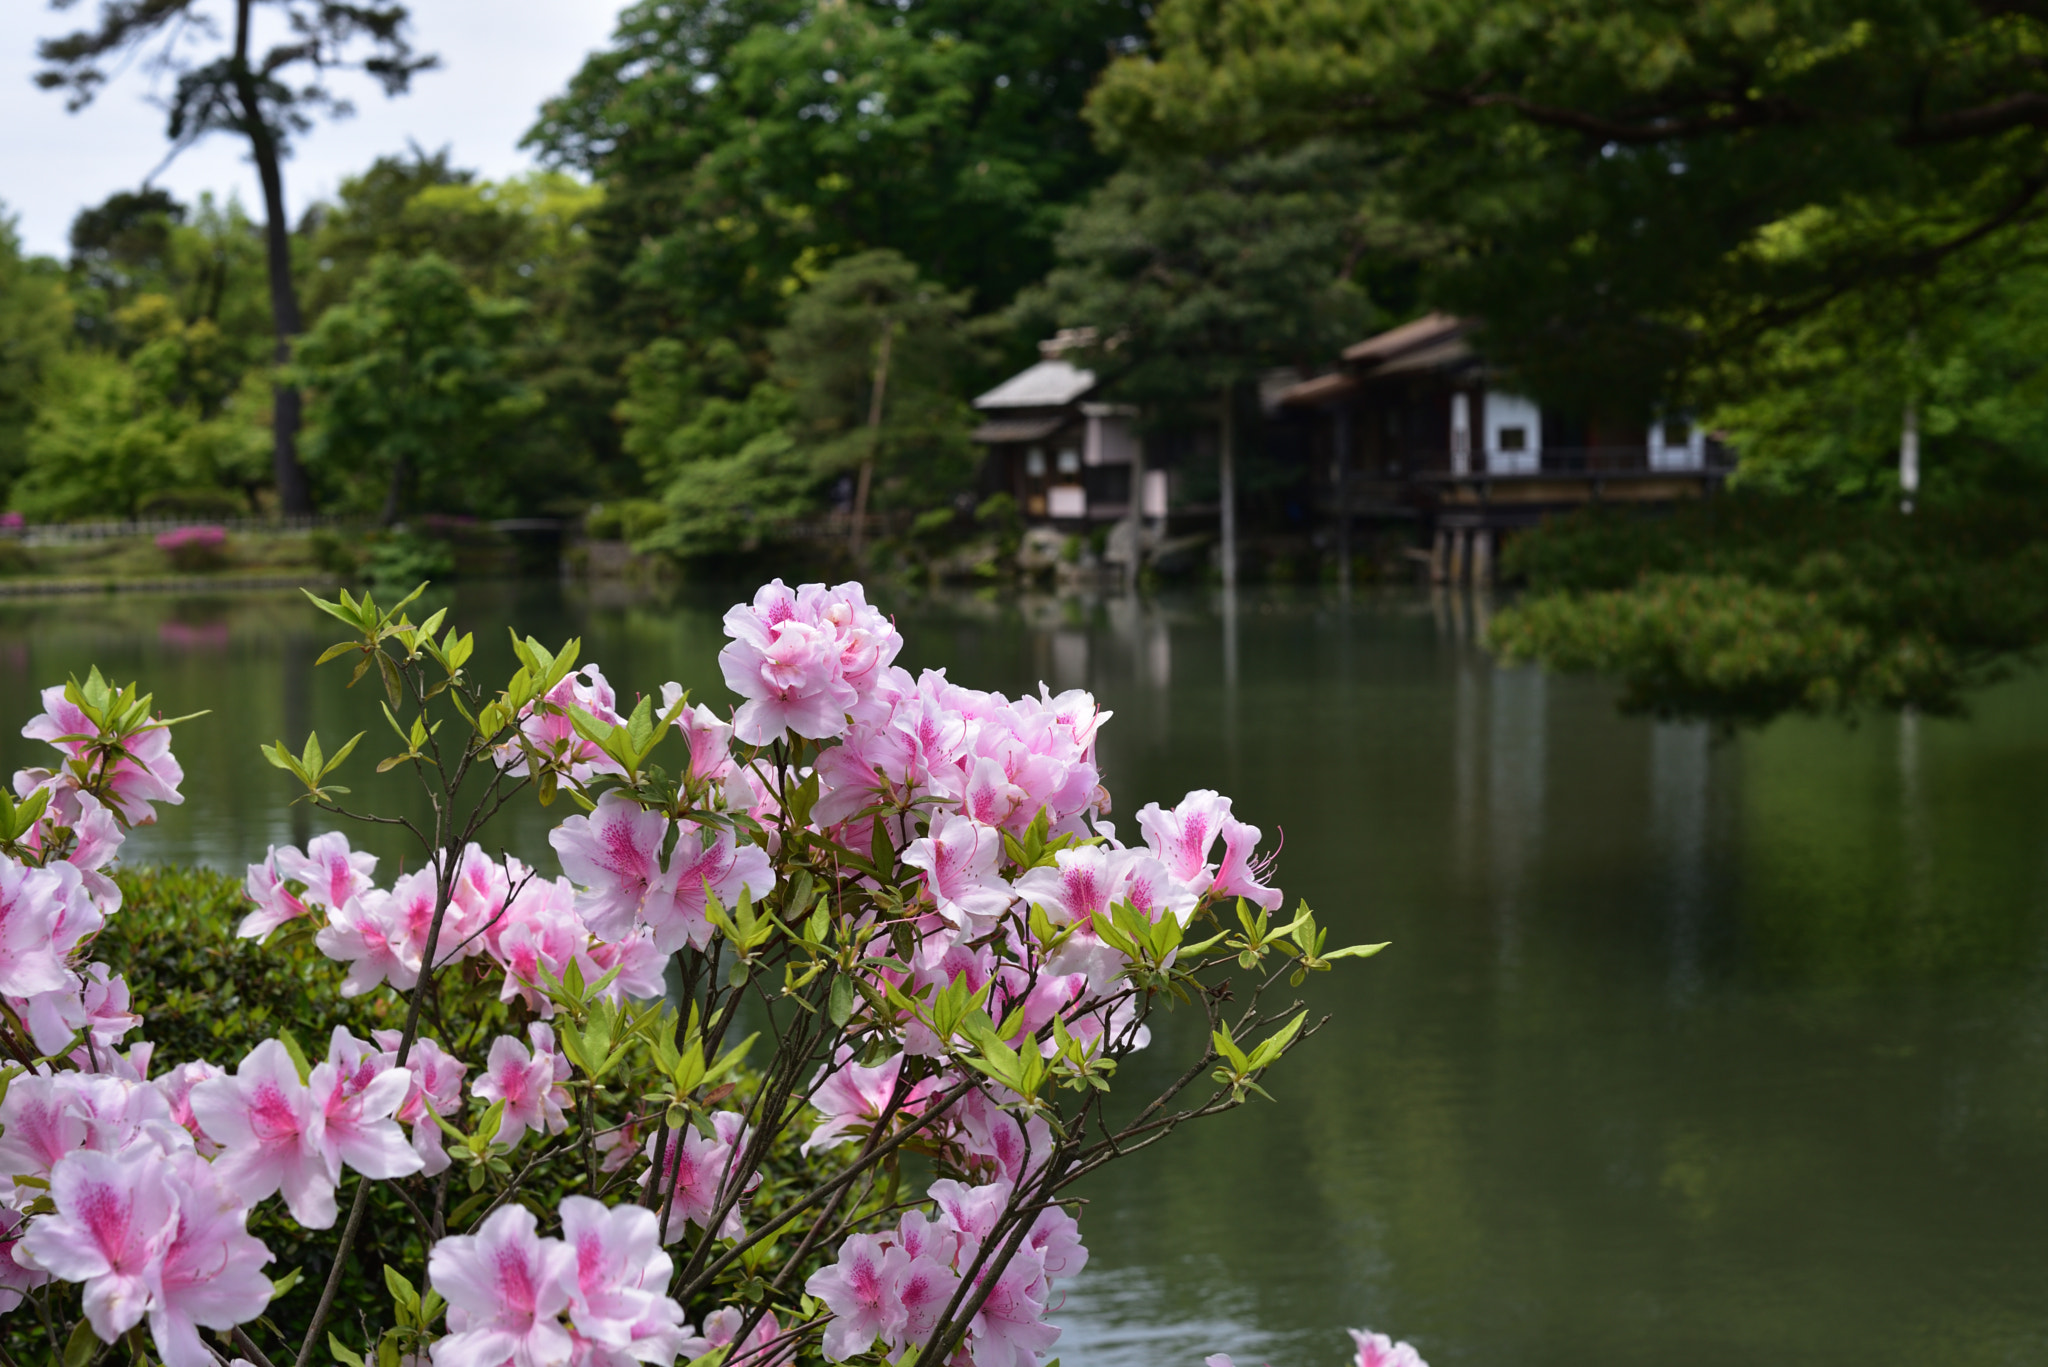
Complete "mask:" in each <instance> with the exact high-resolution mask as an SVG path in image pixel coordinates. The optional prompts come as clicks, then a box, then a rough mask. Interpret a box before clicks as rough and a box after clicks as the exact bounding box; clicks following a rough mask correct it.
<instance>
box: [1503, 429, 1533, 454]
mask: <svg viewBox="0 0 2048 1367" xmlns="http://www.w3.org/2000/svg"><path fill="white" fill-rule="evenodd" d="M1500 449H1501V450H1503V451H1526V450H1528V449H1529V429H1528V428H1526V427H1503V428H1501V429H1500Z"/></svg>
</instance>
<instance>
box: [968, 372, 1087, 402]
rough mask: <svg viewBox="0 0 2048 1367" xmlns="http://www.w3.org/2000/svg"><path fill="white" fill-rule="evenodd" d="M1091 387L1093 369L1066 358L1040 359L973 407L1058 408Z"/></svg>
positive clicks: (984, 396) (990, 391) (982, 397)
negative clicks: (1080, 365) (1082, 366)
mask: <svg viewBox="0 0 2048 1367" xmlns="http://www.w3.org/2000/svg"><path fill="white" fill-rule="evenodd" d="M1093 388H1095V372H1094V371H1092V370H1082V369H1081V368H1080V367H1078V366H1076V365H1074V364H1073V363H1072V362H1070V361H1057V360H1054V361H1040V362H1039V363H1038V364H1037V365H1035V366H1032V367H1031V368H1030V369H1029V370H1020V371H1019V372H1017V373H1016V374H1015V375H1012V376H1011V377H1010V378H1009V379H1007V380H1004V381H1003V382H1002V383H1001V384H999V385H997V386H996V387H995V388H994V389H991V390H989V392H988V393H986V394H984V395H982V396H981V397H980V398H978V399H976V400H975V401H974V406H975V407H976V408H982V409H988V408H1060V407H1063V406H1065V405H1067V404H1070V403H1072V402H1073V401H1074V400H1076V399H1078V398H1080V397H1081V396H1082V395H1083V394H1086V393H1087V392H1088V391H1089V390H1091V389H1093Z"/></svg>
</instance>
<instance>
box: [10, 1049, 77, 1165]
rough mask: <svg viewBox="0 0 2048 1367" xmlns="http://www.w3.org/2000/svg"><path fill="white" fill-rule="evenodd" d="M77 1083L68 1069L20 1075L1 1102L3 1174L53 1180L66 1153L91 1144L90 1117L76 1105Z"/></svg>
mask: <svg viewBox="0 0 2048 1367" xmlns="http://www.w3.org/2000/svg"><path fill="white" fill-rule="evenodd" d="M76 1093H77V1082H76V1081H75V1079H74V1078H72V1077H67V1076H65V1075H63V1074H58V1075H56V1076H51V1075H47V1074H37V1073H29V1074H26V1075H24V1076H22V1077H17V1078H16V1079H14V1081H13V1082H12V1083H11V1084H9V1086H8V1088H7V1097H6V1100H4V1101H0V1178H4V1179H6V1180H7V1181H9V1182H12V1181H13V1179H15V1178H17V1177H40V1178H43V1179H44V1180H45V1181H47V1180H48V1179H49V1176H50V1169H51V1168H53V1167H55V1166H56V1165H57V1161H58V1160H59V1159H61V1158H63V1157H64V1156H65V1155H66V1154H69V1153H74V1152H76V1151H77V1150H79V1149H82V1148H84V1147H85V1141H86V1133H87V1131H86V1124H85V1117H84V1116H83V1115H82V1114H80V1113H79V1110H78V1108H77V1106H76V1105H75V1104H74V1102H75V1100H76Z"/></svg>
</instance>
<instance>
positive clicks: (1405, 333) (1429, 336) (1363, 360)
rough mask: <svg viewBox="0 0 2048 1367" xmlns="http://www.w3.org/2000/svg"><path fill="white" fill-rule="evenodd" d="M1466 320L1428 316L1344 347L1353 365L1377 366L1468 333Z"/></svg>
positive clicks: (1437, 315) (1447, 316)
mask: <svg viewBox="0 0 2048 1367" xmlns="http://www.w3.org/2000/svg"><path fill="white" fill-rule="evenodd" d="M1464 327H1465V320H1464V319H1462V318H1456V317H1453V316H1452V315H1450V314H1448V313H1426V314H1424V315H1423V316H1422V317H1420V318H1417V319H1416V320H1415V321H1414V322H1412V323H1403V324H1401V326H1399V327H1397V328H1389V329H1388V330H1387V331H1385V332H1382V333H1380V334H1379V335H1378V336H1376V337H1368V338H1366V339H1365V340H1364V341H1362V342H1353V343H1352V344H1351V345H1350V346H1348V347H1345V348H1344V359H1345V360H1347V361H1349V362H1351V363H1352V364H1353V365H1374V364H1377V363H1379V362H1381V361H1385V360H1389V359H1391V358H1393V357H1395V356H1398V355H1400V354H1401V353H1402V352H1404V351H1411V350H1413V349H1414V348H1416V347H1419V346H1427V345H1428V344H1430V343H1431V342H1438V341H1442V340H1444V339H1445V338H1447V337H1448V336H1450V335H1452V334H1454V333H1457V332H1461V331H1463V330H1464Z"/></svg>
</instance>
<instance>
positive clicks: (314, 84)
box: [36, 0, 434, 513]
mask: <svg viewBox="0 0 2048 1367" xmlns="http://www.w3.org/2000/svg"><path fill="white" fill-rule="evenodd" d="M258 3H264V4H268V5H270V6H271V7H273V8H274V9H276V10H277V11H279V12H280V18H281V19H282V21H283V24H284V26H285V28H286V29H287V30H288V32H289V38H288V39H287V41H285V42H282V43H279V44H278V45H276V46H275V47H272V48H271V49H270V50H269V51H268V52H266V53H264V54H262V55H261V56H258V55H257V54H256V51H255V39H254V27H255V14H254V10H255V7H256V5H257V4H258ZM233 14H234V22H233V25H232V35H233V36H232V39H231V40H230V42H229V45H228V47H227V49H226V51H224V52H220V51H216V52H215V53H214V55H212V56H210V57H209V58H208V59H206V60H201V59H200V55H199V54H200V52H201V51H202V50H203V45H204V44H205V41H206V40H207V39H209V38H213V37H214V36H215V35H216V34H217V33H218V32H219V29H218V28H217V26H216V25H215V23H214V21H213V16H212V14H211V13H210V7H209V6H207V5H205V4H202V3H201V0H117V2H114V3H108V4H105V5H103V6H102V7H101V10H100V17H99V24H98V26H97V27H94V28H85V29H79V30H77V31H76V32H73V33H70V34H67V35H65V36H63V37H61V38H47V39H44V40H43V41H42V42H41V43H39V44H38V45H37V48H36V52H37V56H38V57H39V58H40V59H41V60H42V62H43V63H44V67H43V70H42V71H40V72H39V73H37V76H36V83H37V84H38V85H40V86H42V87H43V88H45V89H52V90H56V89H61V90H64V91H66V92H68V95H69V107H70V108H71V109H73V110H77V109H80V108H82V107H84V106H85V105H87V104H90V103H91V102H92V100H93V98H94V97H95V96H96V95H97V94H98V93H99V91H100V89H101V88H102V87H103V86H104V85H106V83H107V81H108V80H109V79H110V78H111V73H114V72H118V71H119V70H120V68H121V67H122V66H123V65H125V64H126V63H127V62H129V61H130V60H132V59H134V58H135V57H136V56H138V55H140V54H143V53H144V52H145V51H146V50H147V49H149V48H151V47H152V46H154V47H155V48H156V51H155V52H153V53H150V54H149V57H148V60H149V63H150V65H151V66H152V67H153V68H154V69H155V70H157V71H159V72H163V71H168V72H171V73H173V74H175V75H176V77H177V84H176V87H175V89H174V90H173V92H172V94H171V96H170V99H169V101H168V106H169V122H168V127H167V129H166V133H167V135H168V137H169V138H170V142H171V155H172V156H176V155H177V153H178V152H179V151H181V150H182V149H183V148H185V147H187V146H189V145H191V144H192V143H194V142H197V141H198V140H199V139H200V138H203V137H205V136H206V135H207V134H209V133H215V132H224V133H230V134H233V135H235V136H237V137H240V138H242V139H244V140H246V141H247V143H248V145H249V155H250V159H251V160H252V161H254V162H255V164H256V175H257V179H258V180H259V181H260V182H261V183H262V186H263V208H264V214H265V218H266V223H265V229H264V245H265V251H266V255H267V258H268V266H269V272H268V273H269V284H270V306H271V322H272V327H273V329H274V332H275V343H274V359H275V361H276V363H277V364H278V365H280V366H282V365H284V364H286V363H287V362H289V361H290V360H291V354H292V340H293V338H295V337H296V336H297V335H298V334H299V332H300V331H301V330H302V328H303V321H302V317H301V314H300V311H299V297H298V288H297V285H296V283H295V282H294V280H293V277H292V250H291V229H290V225H289V223H288V222H287V221H286V219H285V210H284V171H283V161H284V157H285V156H286V154H287V152H288V150H289V140H290V138H291V137H292V136H293V135H294V134H298V133H303V132H305V131H306V130H307V129H309V128H310V127H311V126H312V118H313V116H314V115H315V114H316V113H319V112H321V111H322V110H326V111H330V112H333V113H337V114H340V113H346V112H347V111H348V105H347V102H346V101H344V100H341V99H339V98H337V97H336V96H335V95H334V93H333V92H332V91H331V90H330V89H329V88H328V87H327V85H326V84H325V83H324V82H325V79H326V77H327V75H328V73H330V72H333V71H335V70H337V69H344V68H349V67H354V68H357V69H360V70H362V71H364V72H365V73H367V74H368V75H370V76H372V77H374V78H375V79H376V80H377V81H378V82H379V83H380V84H381V85H382V86H383V88H384V93H385V94H387V95H397V94H400V93H403V92H404V90H405V89H406V87H407V86H408V85H409V84H410V83H411V80H412V77H413V76H414V75H415V74H417V73H418V72H420V71H422V70H424V69H426V68H428V67H430V66H432V65H433V64H434V59H433V58H432V57H419V56H415V55H414V54H413V52H412V49H411V47H410V46H409V45H408V43H407V42H406V39H405V27H406V24H407V13H406V8H405V6H403V5H399V4H391V3H385V2H384V0H367V3H343V2H342V0H234V6H233ZM295 68H303V69H306V71H307V74H308V75H309V79H308V80H307V82H306V83H305V84H303V85H299V86H296V87H294V86H293V85H291V84H290V83H289V82H290V80H291V78H292V76H293V74H294V69H295ZM272 412H273V418H272V434H273V440H274V448H273V452H272V460H273V464H274V478H275V481H276V485H277V496H278V504H279V506H280V508H281V509H282V510H283V511H284V512H286V513H305V512H310V511H312V504H311V501H310V499H311V495H310V490H309V489H308V487H307V484H306V478H305V472H304V470H303V469H302V468H301V466H300V464H299V457H298V435H299V424H300V399H299V393H298V391H297V390H296V389H295V388H293V387H292V386H291V385H290V384H288V383H286V384H282V385H280V386H279V388H278V390H277V393H276V397H275V402H274V403H273V404H272Z"/></svg>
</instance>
